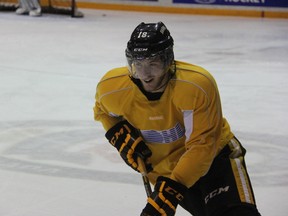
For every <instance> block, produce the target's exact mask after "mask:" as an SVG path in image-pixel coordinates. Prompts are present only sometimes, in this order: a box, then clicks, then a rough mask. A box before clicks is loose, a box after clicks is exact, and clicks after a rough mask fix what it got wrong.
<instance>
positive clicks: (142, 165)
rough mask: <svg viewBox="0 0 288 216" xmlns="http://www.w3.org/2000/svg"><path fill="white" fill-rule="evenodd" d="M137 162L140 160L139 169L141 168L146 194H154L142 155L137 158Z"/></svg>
mask: <svg viewBox="0 0 288 216" xmlns="http://www.w3.org/2000/svg"><path fill="white" fill-rule="evenodd" d="M137 162H138V166H139V170H141V175H142V180H143V184H144V188H145V191H146V195H147V197H149V196H150V195H151V194H152V189H151V185H150V181H149V178H148V177H147V170H146V166H145V163H144V161H143V160H142V158H140V157H138V158H137Z"/></svg>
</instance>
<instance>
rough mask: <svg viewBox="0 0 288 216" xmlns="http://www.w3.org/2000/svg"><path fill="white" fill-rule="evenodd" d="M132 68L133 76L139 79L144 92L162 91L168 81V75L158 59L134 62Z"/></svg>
mask: <svg viewBox="0 0 288 216" xmlns="http://www.w3.org/2000/svg"><path fill="white" fill-rule="evenodd" d="M133 66H134V70H135V75H136V77H137V78H138V79H140V81H141V83H142V85H143V88H144V89H145V91H147V92H160V91H164V89H165V87H166V84H167V80H168V73H167V72H166V70H165V66H164V63H163V62H162V61H161V60H160V57H153V58H148V59H141V60H134V62H133Z"/></svg>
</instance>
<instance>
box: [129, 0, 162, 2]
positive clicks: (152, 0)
mask: <svg viewBox="0 0 288 216" xmlns="http://www.w3.org/2000/svg"><path fill="white" fill-rule="evenodd" d="M126 1H127V0H126ZM128 1H139V2H141V1H151V2H157V1H158V0H128Z"/></svg>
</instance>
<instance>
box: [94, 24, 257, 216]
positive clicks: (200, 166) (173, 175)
mask: <svg viewBox="0 0 288 216" xmlns="http://www.w3.org/2000/svg"><path fill="white" fill-rule="evenodd" d="M173 43H174V42H173V38H172V37H171V35H170V33H169V31H168V29H167V28H166V26H165V25H164V24H163V23H162V22H158V23H148V24H146V23H141V24H139V25H138V26H137V27H136V28H135V30H134V31H133V33H132V35H131V38H130V40H129V41H128V44H127V49H126V58H127V61H128V65H127V67H120V68H116V69H113V70H111V71H109V72H108V73H106V74H105V75H104V77H103V78H102V79H101V81H100V82H99V83H98V85H97V91H96V103H95V107H94V114H95V116H94V117H95V120H98V121H100V122H101V123H102V125H103V127H104V128H105V129H106V131H107V133H106V134H105V136H106V138H107V139H108V140H109V142H110V143H111V144H112V145H113V146H114V147H115V148H116V149H117V150H118V151H119V153H120V155H121V157H122V158H123V160H124V161H125V163H126V164H128V165H129V166H131V167H132V168H133V169H134V170H136V171H141V172H142V170H140V166H138V162H137V158H138V157H140V158H142V159H143V161H144V162H145V164H146V169H147V170H148V171H149V173H148V177H149V180H150V181H151V182H152V184H154V191H153V192H152V195H151V196H150V197H149V198H148V200H147V204H146V206H145V207H144V209H143V210H142V213H141V216H173V215H175V211H176V207H177V205H178V204H180V206H182V207H183V208H184V209H186V210H187V211H188V212H190V213H191V215H194V216H244V215H245V216H259V215H260V214H259V212H258V210H257V208H256V204H255V199H254V195H253V190H252V186H251V184H250V180H249V176H248V173H247V170H246V166H245V161H244V155H245V152H246V150H245V149H244V148H243V146H242V145H241V143H240V142H239V141H238V140H237V139H236V137H235V136H234V134H233V133H232V132H231V130H230V127H229V124H228V122H227V120H226V119H225V118H224V117H223V115H222V109H221V102H220V96H219V92H218V89H217V85H216V82H215V80H214V78H213V77H212V75H211V74H210V73H209V72H208V71H206V70H205V69H203V68H201V67H199V66H196V65H193V64H188V63H184V62H181V61H176V60H174V52H173Z"/></svg>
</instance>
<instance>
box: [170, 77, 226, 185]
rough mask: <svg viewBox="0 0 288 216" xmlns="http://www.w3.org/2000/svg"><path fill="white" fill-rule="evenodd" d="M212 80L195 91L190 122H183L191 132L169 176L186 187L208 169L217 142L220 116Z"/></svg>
mask: <svg viewBox="0 0 288 216" xmlns="http://www.w3.org/2000/svg"><path fill="white" fill-rule="evenodd" d="M207 80H208V79H207ZM212 81H214V80H212ZM212 81H211V80H208V81H206V82H205V83H204V84H205V85H204V84H203V83H202V88H203V89H204V90H203V91H202V92H201V91H199V95H198V96H199V97H198V100H197V106H196V107H195V110H193V113H192V115H191V120H192V121H191V120H187V121H186V122H192V124H191V125H185V127H192V128H193V130H192V131H193V132H192V133H191V134H190V135H189V134H188V137H187V140H186V144H185V146H186V152H185V154H183V155H182V157H181V158H180V160H179V161H178V163H177V165H176V167H175V168H174V170H173V172H172V175H171V176H170V178H171V179H173V180H175V181H177V182H181V183H182V184H184V185H186V186H187V187H191V186H192V185H194V183H195V182H196V181H198V179H199V178H201V177H202V176H204V175H205V174H206V173H207V172H208V170H209V168H210V166H211V164H212V161H213V159H214V157H215V155H216V152H217V147H218V146H217V143H219V141H220V136H221V130H222V123H223V117H222V110H221V104H220V98H219V94H218V90H217V86H216V84H215V83H213V82H212ZM211 83H213V84H212V85H211ZM186 135H187V134H186Z"/></svg>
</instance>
